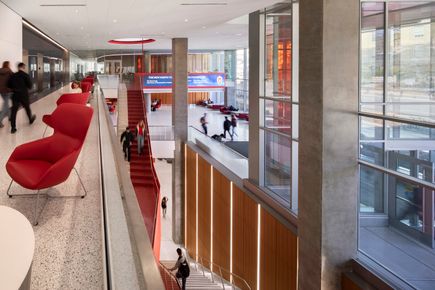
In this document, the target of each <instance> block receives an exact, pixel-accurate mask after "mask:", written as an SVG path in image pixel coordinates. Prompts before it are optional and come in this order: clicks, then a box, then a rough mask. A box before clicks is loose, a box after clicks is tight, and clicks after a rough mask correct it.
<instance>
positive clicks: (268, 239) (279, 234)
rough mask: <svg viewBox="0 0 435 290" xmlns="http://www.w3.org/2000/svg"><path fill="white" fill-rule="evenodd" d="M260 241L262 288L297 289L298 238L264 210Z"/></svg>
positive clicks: (262, 211)
mask: <svg viewBox="0 0 435 290" xmlns="http://www.w3.org/2000/svg"><path fill="white" fill-rule="evenodd" d="M260 241H261V244H260V284H261V287H260V288H261V289H282V290H291V289H296V275H297V273H296V270H297V267H296V265H297V237H296V235H295V234H293V233H292V232H291V231H290V230H289V229H287V228H286V227H285V226H284V225H283V224H281V223H280V222H278V220H277V219H275V217H273V216H272V215H271V214H269V213H268V212H267V211H266V210H265V209H264V208H262V209H261V232H260Z"/></svg>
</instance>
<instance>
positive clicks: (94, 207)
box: [0, 86, 104, 290]
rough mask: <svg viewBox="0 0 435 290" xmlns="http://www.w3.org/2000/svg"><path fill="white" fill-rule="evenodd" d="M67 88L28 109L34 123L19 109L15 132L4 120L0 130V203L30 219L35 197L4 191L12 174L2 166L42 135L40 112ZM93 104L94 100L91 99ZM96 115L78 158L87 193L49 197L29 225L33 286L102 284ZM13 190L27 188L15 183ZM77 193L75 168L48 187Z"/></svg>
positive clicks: (55, 192) (49, 107) (52, 106)
mask: <svg viewBox="0 0 435 290" xmlns="http://www.w3.org/2000/svg"><path fill="white" fill-rule="evenodd" d="M68 87H69V86H65V87H63V88H61V89H60V90H58V91H55V92H53V93H51V94H49V95H48V96H46V97H44V98H42V99H40V100H38V101H37V102H35V103H33V104H32V110H33V112H34V113H35V114H36V115H37V119H36V121H35V123H34V124H33V125H31V126H29V125H28V120H27V117H26V116H25V113H24V110H20V111H19V113H18V116H17V128H18V132H17V133H16V134H14V135H12V134H10V126H9V124H7V125H6V121H4V123H5V125H6V126H5V127H4V128H2V129H0V140H1V142H0V165H1V166H0V204H1V205H6V206H9V207H12V208H15V209H17V210H18V211H20V212H21V213H23V214H24V215H25V216H26V217H27V218H28V219H29V220H30V221H32V220H33V215H32V213H33V205H34V202H35V200H34V198H15V197H14V198H8V197H7V196H6V190H7V187H8V185H9V182H10V178H9V176H8V174H7V172H6V169H5V166H4V165H5V163H6V161H7V159H8V158H9V156H10V154H11V153H12V151H13V149H14V148H15V147H16V146H17V145H19V144H22V143H26V142H29V141H31V140H35V139H38V138H41V136H42V134H43V132H44V129H45V124H44V123H43V122H42V120H41V119H42V116H43V115H44V114H49V113H51V112H52V111H53V110H54V109H55V106H56V103H55V102H56V100H57V98H58V97H59V96H60V95H61V94H62V93H66V92H68V91H69V89H68ZM91 104H92V106H94V105H95V99H94V100H92V102H91ZM0 105H1V104H0ZM96 117H97V115H96V113H94V117H93V120H92V124H91V127H90V129H89V132H88V136H87V139H86V142H85V144H84V146H83V148H82V152H81V154H80V157H79V159H78V160H77V163H76V169H77V171H78V172H79V173H80V176H81V178H82V180H83V182H84V186H85V187H86V189H87V191H88V195H87V197H86V198H84V199H80V198H52V199H49V200H48V201H47V202H46V204H45V206H44V208H43V211H42V214H41V217H40V219H39V225H38V226H35V227H34V228H33V229H34V232H35V240H36V246H35V254H34V260H33V267H32V278H31V289H38V290H40V289H102V288H103V286H104V271H103V246H102V230H101V196H100V182H99V175H98V170H99V160H98V154H97V150H98V147H97V145H96V144H98V135H97V134H98V133H97V132H98V131H97V129H98V128H97V126H98V124H97V118H96ZM48 134H51V129H50V128H49V130H47V133H46V136H47V135H48ZM12 192H13V193H28V192H29V191H27V190H25V189H23V188H21V187H20V186H18V185H16V184H14V185H13V186H12ZM81 192H82V188H81V186H80V183H79V180H78V178H77V175H76V174H75V173H74V172H72V173H71V175H70V177H69V178H68V180H67V181H66V182H65V183H63V184H61V185H59V186H56V187H54V188H51V189H49V193H50V194H51V195H60V196H63V195H79V194H81ZM42 204H43V203H42ZM0 288H1V285H0Z"/></svg>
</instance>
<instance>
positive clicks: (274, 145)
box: [264, 131, 291, 204]
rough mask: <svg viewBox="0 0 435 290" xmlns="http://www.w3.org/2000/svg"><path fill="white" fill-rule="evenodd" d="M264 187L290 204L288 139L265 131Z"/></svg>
mask: <svg viewBox="0 0 435 290" xmlns="http://www.w3.org/2000/svg"><path fill="white" fill-rule="evenodd" d="M264 140H265V144H264V147H265V154H264V155H265V158H264V159H265V170H264V171H265V186H266V187H267V188H268V189H270V190H271V191H273V192H274V193H275V194H276V195H277V196H278V197H279V198H281V199H282V200H283V201H284V202H285V203H286V204H289V203H290V174H291V173H290V154H289V153H290V139H289V138H287V137H285V136H281V135H278V134H275V133H271V132H268V131H265V138H264Z"/></svg>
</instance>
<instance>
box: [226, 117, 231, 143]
mask: <svg viewBox="0 0 435 290" xmlns="http://www.w3.org/2000/svg"><path fill="white" fill-rule="evenodd" d="M230 128H231V121H230V120H228V117H225V121H224V138H227V132H228V134H229V135H230V137H231V140H233V134H231V132H230Z"/></svg>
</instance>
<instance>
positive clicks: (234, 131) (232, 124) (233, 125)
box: [231, 114, 239, 137]
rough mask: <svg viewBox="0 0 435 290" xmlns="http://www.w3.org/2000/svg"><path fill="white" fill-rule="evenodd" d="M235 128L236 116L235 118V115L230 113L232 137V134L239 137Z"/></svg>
mask: <svg viewBox="0 0 435 290" xmlns="http://www.w3.org/2000/svg"><path fill="white" fill-rule="evenodd" d="M236 128H237V118H236V115H234V114H232V115H231V131H232V134H233V137H234V135H236V136H237V137H239V135H237V132H236Z"/></svg>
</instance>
